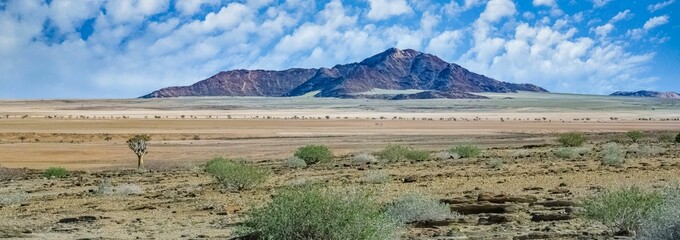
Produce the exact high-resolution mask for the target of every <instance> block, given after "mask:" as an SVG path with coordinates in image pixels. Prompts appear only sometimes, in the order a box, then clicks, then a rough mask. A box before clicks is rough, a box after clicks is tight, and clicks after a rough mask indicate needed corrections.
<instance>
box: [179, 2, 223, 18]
mask: <svg viewBox="0 0 680 240" xmlns="http://www.w3.org/2000/svg"><path fill="white" fill-rule="evenodd" d="M219 3H220V0H178V1H177V2H175V9H177V10H178V11H179V12H180V13H181V14H183V15H194V14H196V13H198V12H199V10H201V6H203V5H217V4H219Z"/></svg>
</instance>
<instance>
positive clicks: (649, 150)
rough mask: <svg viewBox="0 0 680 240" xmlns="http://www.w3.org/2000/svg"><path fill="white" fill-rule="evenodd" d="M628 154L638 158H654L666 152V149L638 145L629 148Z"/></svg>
mask: <svg viewBox="0 0 680 240" xmlns="http://www.w3.org/2000/svg"><path fill="white" fill-rule="evenodd" d="M628 152H629V153H631V154H633V155H635V156H638V157H654V156H658V155H661V154H663V153H665V152H666V149H665V148H663V147H658V146H651V145H642V146H640V145H639V144H637V143H634V144H631V145H630V146H628Z"/></svg>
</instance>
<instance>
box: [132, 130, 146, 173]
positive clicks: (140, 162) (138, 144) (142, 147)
mask: <svg viewBox="0 0 680 240" xmlns="http://www.w3.org/2000/svg"><path fill="white" fill-rule="evenodd" d="M149 141H151V136H149V135H146V134H144V135H135V136H134V137H132V138H130V139H128V140H127V145H128V147H129V148H130V149H131V150H132V151H133V152H135V154H137V168H142V167H143V166H144V155H145V154H146V153H147V151H146V146H147V143H148V142H149Z"/></svg>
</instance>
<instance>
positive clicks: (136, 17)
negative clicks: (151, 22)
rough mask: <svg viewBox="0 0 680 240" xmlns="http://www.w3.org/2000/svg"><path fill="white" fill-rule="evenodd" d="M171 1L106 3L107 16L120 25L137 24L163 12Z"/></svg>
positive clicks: (139, 0) (125, 0)
mask: <svg viewBox="0 0 680 240" xmlns="http://www.w3.org/2000/svg"><path fill="white" fill-rule="evenodd" d="M169 2H170V1H169V0H155V1H145V0H118V1H108V2H106V5H105V8H106V15H108V16H110V17H111V21H112V22H113V23H115V24H118V23H137V22H141V21H143V20H144V19H145V18H146V17H148V16H151V15H154V14H156V13H160V12H163V11H165V10H167V9H168V7H169Z"/></svg>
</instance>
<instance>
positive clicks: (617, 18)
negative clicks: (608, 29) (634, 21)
mask: <svg viewBox="0 0 680 240" xmlns="http://www.w3.org/2000/svg"><path fill="white" fill-rule="evenodd" d="M632 15H633V14H631V13H630V10H629V9H626V11H623V12H619V13H617V14H616V16H614V17H612V19H611V20H609V23H616V22H618V21H621V20H626V19H630V18H631V17H632Z"/></svg>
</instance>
